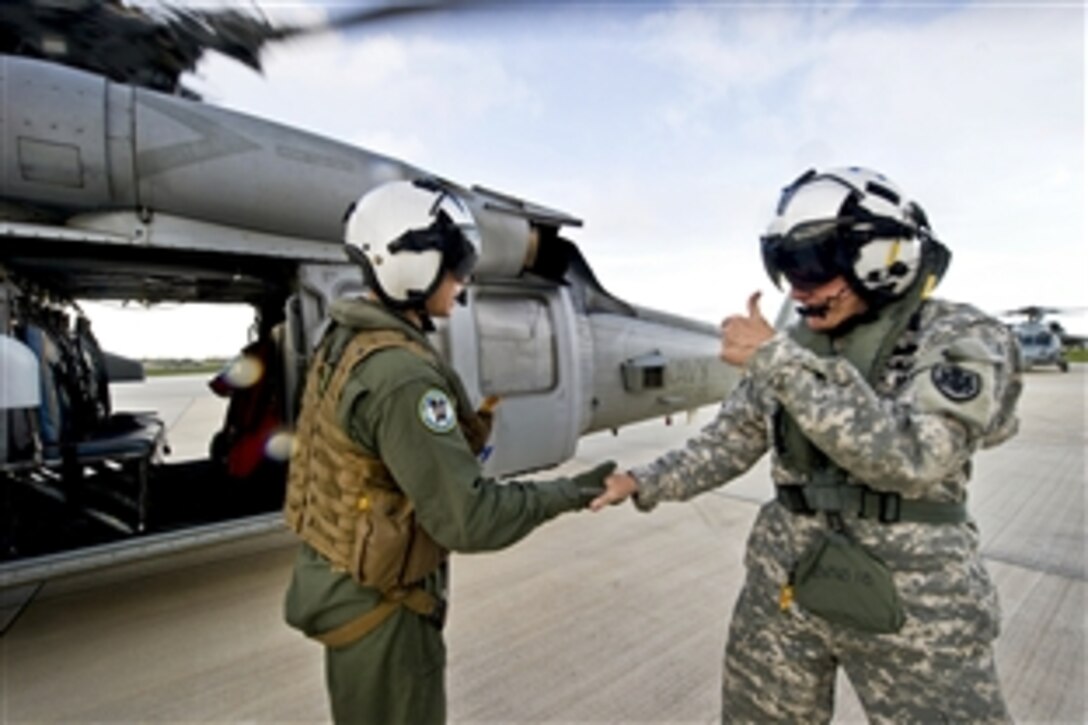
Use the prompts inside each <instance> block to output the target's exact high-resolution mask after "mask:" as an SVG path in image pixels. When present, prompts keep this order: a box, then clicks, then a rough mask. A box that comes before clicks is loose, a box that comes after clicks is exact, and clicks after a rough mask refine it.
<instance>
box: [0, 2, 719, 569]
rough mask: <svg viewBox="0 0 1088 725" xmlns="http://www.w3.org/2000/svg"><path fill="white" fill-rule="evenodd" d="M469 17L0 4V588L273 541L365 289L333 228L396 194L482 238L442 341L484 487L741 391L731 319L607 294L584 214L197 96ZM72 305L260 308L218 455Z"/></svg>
mask: <svg viewBox="0 0 1088 725" xmlns="http://www.w3.org/2000/svg"><path fill="white" fill-rule="evenodd" d="M468 4H469V3H414V4H413V3H399V4H397V5H388V6H377V7H374V8H370V9H368V10H365V11H358V12H354V13H351V14H349V15H348V16H346V17H345V18H342V19H340V20H339V21H334V22H333V23H330V24H329V25H328V26H324V27H322V28H319V29H307V28H280V27H275V26H273V25H271V24H270V23H268V22H267V21H266V20H264V19H263V18H261V17H257V16H252V15H249V14H248V13H246V12H243V11H239V10H234V9H230V10H226V11H197V10H185V9H180V8H171V7H169V6H167V7H166V9H165V10H163V11H162V12H160V13H159V14H154V13H151V12H150V11H147V10H144V9H143V8H139V7H133V6H129V5H126V4H124V3H121V2H117V1H110V0H101V1H94V0H48V1H46V0H33V1H32V0H20V1H18V2H14V3H8V4H5V5H3V6H2V7H0V92H2V93H3V97H4V99H5V101H4V114H5V116H6V118H5V122H4V124H3V125H2V127H0V128H2V130H0V134H2V138H0V143H2V144H3V148H4V149H5V153H4V154H3V156H2V157H0V178H2V179H3V185H2V188H0V343H2V344H0V358H2V359H0V362H3V365H2V366H0V368H2V370H3V378H4V379H3V380H2V381H0V486H2V487H3V489H4V497H3V510H2V513H0V518H2V523H0V529H2V530H3V540H2V542H0V544H2V546H0V589H3V588H6V587H16V586H24V585H28V584H32V583H35V582H40V581H44V580H48V579H50V578H52V577H56V576H62V575H66V574H70V573H74V572H81V571H85V570H88V569H92V568H94V567H98V566H102V565H103V564H104V563H110V564H116V563H118V562H124V561H130V560H140V559H143V558H146V557H151V556H160V555H163V554H173V553H176V552H178V551H179V550H182V549H185V548H187V547H198V546H203V547H206V546H208V545H209V544H214V543H216V542H220V541H226V540H231V539H234V538H238V537H245V536H252V535H255V534H257V533H263V532H268V531H273V530H278V529H280V528H282V525H281V523H280V515H279V508H280V506H281V504H282V494H283V487H284V481H285V469H286V464H285V462H284V459H285V456H284V455H283V454H282V450H283V441H284V440H285V437H286V439H287V441H288V443H287V445H288V447H289V431H290V427H291V424H292V422H293V421H294V418H295V415H296V413H297V409H298V401H299V393H300V381H301V380H303V379H304V376H305V372H306V369H307V366H308V364H309V362H310V359H311V355H312V352H313V350H314V348H315V346H316V345H317V343H318V342H319V341H320V339H321V336H322V333H323V331H324V329H325V327H326V325H327V323H328V316H327V310H328V308H329V306H330V304H331V303H332V301H334V300H335V299H337V298H340V297H343V296H346V295H358V294H363V293H364V292H365V288H364V285H363V280H362V276H361V274H360V271H359V269H358V267H357V266H355V265H354V264H352V263H351V262H349V260H348V259H347V257H346V256H345V254H344V251H343V246H342V243H341V240H342V229H341V223H342V219H343V216H344V213H345V211H346V210H347V209H348V208H349V207H350V205H351V204H352V203H353V202H355V200H356V199H358V198H359V197H360V196H361V195H362V194H363V193H365V192H366V191H368V190H369V189H372V188H374V187H376V186H378V185H380V184H382V183H385V182H388V181H392V180H400V179H412V180H416V179H421V178H427V179H430V180H432V181H433V182H434V183H441V184H443V185H445V186H446V187H447V188H448V189H450V190H451V191H454V192H456V193H457V194H458V195H459V196H460V197H461V198H463V199H464V200H465V201H466V203H467V204H468V205H469V206H470V207H471V209H472V212H473V215H474V217H475V218H476V220H477V224H478V227H479V229H480V231H481V238H482V249H481V253H480V259H479V263H478V265H477V267H476V269H475V272H474V283H473V285H471V287H470V289H469V290H468V295H467V299H466V301H465V302H466V304H465V306H464V307H463V308H461V309H459V310H458V311H457V312H456V313H455V314H454V315H453V316H452V317H451V319H450V320H449V321H448V323H446V324H443V325H440V326H439V327H438V329H437V330H436V331H435V332H434V333H433V334H432V339H433V342H434V344H435V346H436V348H437V349H438V350H439V351H440V352H441V353H442V354H443V355H444V356H446V358H447V359H448V360H449V361H450V362H451V363H452V364H453V366H454V367H455V368H456V369H457V371H458V372H459V373H460V375H461V377H462V379H463V380H464V382H465V386H466V389H467V391H468V393H469V395H470V397H472V398H473V400H474V401H482V400H484V399H486V398H490V397H498V398H499V399H500V400H501V403H500V405H499V407H498V409H497V411H496V413H495V424H494V428H493V433H492V438H491V441H490V446H489V449H488V450H489V457H488V458H487V459H486V461H485V462H484V471H485V473H486V474H487V475H491V476H501V475H508V474H512V473H519V472H526V471H535V470H540V469H544V468H548V467H551V466H555V465H557V464H559V463H562V462H563V461H565V460H567V459H569V458H570V457H571V456H572V455H573V454H574V452H575V449H576V446H577V443H578V440H579V438H580V437H581V436H584V435H586V434H589V433H593V432H595V431H607V430H611V431H613V432H618V431H619V429H620V428H622V427H623V426H625V425H628V424H631V423H634V422H638V421H643V420H648V419H653V418H664V419H665V420H666V422H669V421H671V417H672V416H673V415H674V414H677V413H683V412H691V411H693V410H695V409H696V408H699V407H701V406H704V405H707V404H710V403H714V402H718V401H720V400H721V399H722V398H723V397H724V395H725V394H726V393H727V392H728V390H729V389H730V388H731V387H732V386H733V385H735V383H736V380H737V373H736V372H735V371H733V370H732V369H730V368H729V367H728V366H726V365H724V364H722V363H721V362H720V361H719V360H718V356H717V353H718V347H719V330H718V327H717V326H716V325H712V324H709V323H705V322H701V321H697V320H693V319H688V318H684V317H680V316H677V315H672V314H669V313H665V312H660V311H656V310H651V309H647V308H644V307H641V306H639V305H637V304H633V303H630V302H628V301H625V300H622V299H620V298H618V297H616V296H615V295H613V294H611V293H609V292H608V291H607V290H606V289H605V287H604V286H603V285H602V284H601V282H600V281H599V280H598V279H597V277H596V275H595V274H594V272H593V270H592V268H591V266H590V264H589V262H588V260H587V259H586V257H585V256H584V255H583V254H582V252H581V250H580V248H579V246H578V245H577V244H576V243H575V242H574V241H572V239H571V236H572V234H571V232H573V231H574V230H577V229H578V228H579V227H581V226H582V221H581V220H580V219H579V218H577V217H575V216H572V215H570V214H568V213H566V212H562V211H558V210H555V209H552V208H549V207H547V206H544V205H541V204H537V203H533V202H529V201H526V200H524V199H521V198H519V197H517V196H514V195H510V194H507V193H503V192H499V191H496V190H493V189H490V188H488V187H485V186H482V185H465V184H461V183H458V182H456V181H454V180H450V179H444V178H442V179H439V178H438V177H437V176H436V175H435V174H433V173H431V172H429V171H427V170H425V169H421V168H418V167H415V166H413V165H411V164H408V163H406V162H404V161H401V160H399V159H396V158H393V157H391V156H386V155H383V154H381V153H378V152H375V151H371V150H367V149H363V148H359V147H356V146H352V145H349V144H346V143H343V142H340V141H337V140H334V139H330V138H325V137H321V136H318V135H315V134H312V133H309V132H307V131H304V130H301V129H297V128H292V127H289V126H286V125H283V124H280V123H277V122H275V121H271V120H266V119H262V118H257V117H254V116H250V115H246V114H244V113H239V112H236V111H230V110H226V109H223V108H219V107H216V106H214V105H211V104H208V103H204V102H203V101H202V100H201V99H200V98H199V97H198V95H197V94H195V93H193V92H192V91H190V90H188V89H186V88H185V86H184V83H183V78H184V74H185V73H186V72H189V71H191V70H192V69H193V67H194V66H195V63H196V62H197V60H198V59H199V57H200V55H201V54H202V53H203V52H204V51H206V50H212V51H216V52H220V53H224V54H226V55H229V56H230V57H234V58H236V59H238V60H240V61H241V62H243V63H244V64H246V65H248V66H250V67H252V68H255V69H259V68H260V49H261V47H262V46H263V45H264V44H265V43H267V42H272V41H279V40H282V39H285V38H287V37H297V36H298V35H300V34H305V33H307V32H311V31H315V32H316V30H321V31H324V30H327V29H328V28H329V27H347V26H351V25H359V24H365V23H374V22H379V21H384V20H385V19H387V18H390V17H396V16H399V15H403V14H407V13H411V12H417V11H423V10H430V9H434V8H436V7H437V8H440V9H441V8H448V7H459V6H462V5H468ZM80 301H118V302H125V301H135V302H138V303H140V304H144V305H149V306H154V305H157V304H162V303H168V304H175V303H222V304H243V305H248V306H249V307H251V308H252V310H253V313H254V327H253V329H254V330H255V335H254V337H253V339H244V340H239V343H238V347H239V348H240V349H241V350H242V352H241V353H240V355H239V357H238V358H237V360H235V361H234V362H233V363H232V364H231V366H229V368H228V369H226V370H224V372H223V374H221V375H218V376H216V378H215V379H214V380H213V381H212V382H211V386H212V388H213V390H215V391H216V392H217V393H218V394H220V395H224V396H226V397H228V398H229V401H230V402H229V404H228V406H227V411H226V415H225V420H224V421H223V423H222V426H221V427H220V428H219V429H218V430H217V431H215V432H214V434H213V435H212V436H210V440H209V441H208V454H207V456H205V457H202V458H199V459H196V460H186V461H179V462H173V461H171V460H170V455H169V447H168V443H167V441H166V425H165V423H164V420H163V417H162V416H161V415H159V414H158V413H157V412H156V411H140V412H130V411H118V410H115V406H114V405H113V401H112V399H111V395H110V385H111V384H114V383H117V382H121V381H125V380H139V379H141V378H142V376H143V371H142V369H141V365H140V363H138V362H137V361H134V360H130V359H126V358H122V357H120V356H116V355H111V354H110V353H108V352H107V351H104V350H102V349H101V346H100V345H99V344H98V341H97V338H96V337H95V335H94V332H93V321H91V320H90V319H88V317H87V316H86V315H85V314H84V313H83V311H82V308H81V307H80V305H79V302H80ZM247 370H248V371H250V372H252V371H254V370H256V371H257V372H256V373H255V374H248V373H247V374H239V371H247ZM277 451H278V453H277Z"/></svg>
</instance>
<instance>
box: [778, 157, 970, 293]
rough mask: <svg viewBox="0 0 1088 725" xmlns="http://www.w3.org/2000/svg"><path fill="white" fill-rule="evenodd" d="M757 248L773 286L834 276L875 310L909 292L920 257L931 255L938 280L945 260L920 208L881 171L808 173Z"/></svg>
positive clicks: (787, 195)
mask: <svg viewBox="0 0 1088 725" xmlns="http://www.w3.org/2000/svg"><path fill="white" fill-rule="evenodd" d="M761 247H762V252H763V263H764V266H765V267H766V268H767V273H768V274H769V275H770V277H771V280H772V281H773V282H774V283H775V284H776V285H778V284H779V282H780V280H781V278H782V276H785V277H786V278H787V279H788V280H789V282H790V284H792V285H793V286H795V287H803V286H806V285H807V286H816V285H819V284H822V283H824V282H827V281H830V280H831V279H834V278H835V277H837V276H839V275H840V274H841V275H843V276H844V277H845V278H846V279H847V281H848V282H849V283H850V285H851V286H852V287H853V288H854V290H855V291H856V292H857V293H858V294H859V295H861V296H862V297H863V298H864V299H866V300H867V301H868V302H870V304H875V305H877V306H879V305H881V304H884V303H887V302H890V301H891V300H894V299H898V298H899V297H902V296H903V294H904V293H906V291H907V290H908V289H910V288H911V286H912V285H913V284H914V282H915V280H917V279H918V275H919V270H920V269H921V268H922V266H923V260H924V259H925V257H926V255H927V253H928V252H930V251H933V252H936V253H937V254H936V256H935V257H933V259H934V265H933V266H934V269H933V272H934V274H935V275H936V276H937V277H938V278H939V277H940V276H941V275H942V274H943V272H944V270H945V268H946V267H947V265H948V256H949V255H948V251H947V250H946V249H945V248H944V246H943V245H942V244H940V242H938V241H937V240H936V239H934V238H933V236H932V234H931V232H930V229H929V223H928V221H927V220H926V216H925V212H923V211H922V209H921V207H919V206H918V205H917V204H916V203H914V202H912V201H910V200H908V199H907V198H906V197H905V196H904V195H903V192H902V191H900V189H899V187H898V186H896V184H895V183H894V182H892V181H891V180H890V179H888V178H887V177H885V176H884V175H883V174H879V173H877V172H875V171H870V170H868V169H863V168H859V167H856V166H851V167H848V168H839V169H832V170H829V171H826V172H823V173H818V172H817V171H816V170H815V169H810V170H809V171H807V172H805V173H804V174H802V175H801V176H800V177H799V178H798V179H797V180H796V181H794V182H793V183H792V184H790V185H789V186H788V187H786V188H785V189H784V190H783V192H782V197H781V199H780V201H779V203H778V208H777V210H776V211H775V216H774V218H773V219H772V220H771V224H770V226H769V227H768V229H767V233H766V234H765V235H764V236H763V237H762V239H761Z"/></svg>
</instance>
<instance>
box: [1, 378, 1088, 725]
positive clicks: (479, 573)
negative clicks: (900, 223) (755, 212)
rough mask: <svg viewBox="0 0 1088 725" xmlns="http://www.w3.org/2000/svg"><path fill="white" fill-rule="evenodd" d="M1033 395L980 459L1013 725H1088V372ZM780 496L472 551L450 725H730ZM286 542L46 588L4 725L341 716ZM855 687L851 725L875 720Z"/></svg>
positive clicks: (717, 503) (587, 445)
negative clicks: (739, 631) (765, 504)
mask: <svg viewBox="0 0 1088 725" xmlns="http://www.w3.org/2000/svg"><path fill="white" fill-rule="evenodd" d="M194 380H195V382H194V384H193V385H192V386H191V388H190V392H188V393H186V392H184V390H185V388H184V385H180V384H179V383H177V382H176V381H175V382H174V383H170V385H174V387H173V388H170V390H171V391H173V392H171V393H170V395H171V396H173V397H172V398H171V400H170V401H168V404H167V406H166V411H167V414H166V415H164V417H165V418H166V420H167V421H168V422H169V423H170V424H171V425H172V428H173V430H172V437H173V438H174V440H175V448H178V445H179V443H181V444H184V442H185V438H186V434H185V427H186V426H187V425H192V424H194V423H195V422H196V421H202V423H207V422H208V421H213V425H214V421H215V420H216V419H217V416H218V415H219V414H221V407H218V408H217V407H216V405H218V402H217V401H214V400H212V401H211V402H207V400H205V398H204V397H203V393H202V392H201V391H202V389H203V379H202V378H201V379H194ZM1026 383H1027V386H1026V392H1025V396H1024V400H1023V404H1022V419H1023V422H1022V432H1021V434H1020V435H1019V436H1018V437H1017V438H1015V439H1013V440H1012V441H1010V442H1009V443H1008V444H1007V445H1005V446H1002V447H1000V448H998V449H995V450H993V451H988V452H984V453H982V454H980V455H979V456H978V457H977V459H976V473H975V478H974V481H973V482H972V484H971V502H970V506H971V511H972V513H973V515H974V516H975V518H976V519H977V521H978V522H979V525H980V528H981V530H982V537H983V538H982V541H983V553H984V556H985V560H986V563H987V566H988V568H989V570H990V572H991V574H992V575H993V577H994V579H995V581H996V582H997V586H998V588H999V590H1000V594H1001V598H1002V605H1003V610H1004V627H1003V633H1002V636H1001V638H1000V639H999V641H998V645H997V659H998V667H999V669H1000V672H1001V675H1002V678H1003V681H1004V687H1005V693H1006V697H1007V699H1008V702H1009V705H1010V708H1011V710H1012V714H1013V716H1014V718H1015V719H1016V720H1017V721H1018V722H1038V723H1055V722H1070V723H1073V722H1077V723H1081V722H1085V721H1088V710H1086V706H1085V690H1086V687H1085V685H1086V678H1085V650H1086V646H1085V645H1086V637H1085V611H1086V608H1085V603H1086V602H1085V596H1086V588H1085V570H1086V559H1088V556H1086V554H1088V550H1086V536H1085V520H1084V510H1085V505H1084V504H1085V485H1086V469H1085V449H1086V444H1088V435H1086V418H1085V410H1086V409H1085V395H1086V390H1088V366H1086V365H1076V366H1074V367H1073V368H1072V370H1071V372H1070V373H1068V374H1064V375H1063V374H1061V373H1059V372H1057V371H1050V370H1039V371H1035V372H1031V373H1028V374H1027V375H1026ZM149 384H150V383H149ZM159 385H160V386H165V385H168V383H159ZM161 390H166V388H162V389H161ZM161 390H160V394H161ZM179 391H180V392H179ZM145 392H146V391H145ZM152 392H153V391H152ZM140 394H141V393H139V391H135V392H132V393H130V395H131V396H133V397H136V398H138V397H139V395H140ZM143 407H147V406H143ZM711 415H713V409H712V408H707V409H703V410H701V411H699V412H698V413H697V414H696V415H695V417H694V420H693V421H692V422H690V423H685V422H684V421H683V420H678V421H677V423H676V424H675V425H673V426H671V427H666V426H665V425H664V424H663V422H662V421H660V420H658V421H654V422H650V423H644V424H641V425H637V426H631V427H629V428H626V429H624V430H622V431H620V434H619V436H618V437H615V438H614V437H612V436H611V435H610V434H608V433H605V434H597V435H593V436H588V437H586V438H584V439H583V440H582V442H581V444H580V446H579V448H578V453H577V456H576V458H575V459H574V460H572V461H570V462H568V463H567V464H565V465H564V466H562V467H561V468H560V469H558V472H560V473H563V472H572V471H576V470H578V469H581V468H583V467H586V466H588V465H590V464H593V463H596V462H598V461H600V460H602V459H605V458H615V459H617V460H618V461H620V463H621V464H623V465H631V464H635V463H638V462H641V461H645V460H648V459H650V458H652V457H653V456H654V455H656V454H657V453H659V452H661V451H663V450H665V449H667V448H669V447H671V446H673V445H676V444H679V443H681V442H682V441H683V440H684V439H685V438H686V437H687V436H688V435H690V434H691V433H692V432H694V431H695V430H696V429H697V428H696V426H698V425H699V423H701V422H704V421H706V420H707V419H708V418H709V417H710V416H711ZM204 440H206V438H205V439H204ZM195 445H196V444H194V446H195ZM200 445H203V444H200ZM181 448H182V449H183V448H184V445H182V446H181ZM196 450H199V448H197V449H196ZM554 473H555V472H552V473H551V474H547V475H554ZM769 495H770V484H769V482H768V480H767V475H766V463H765V462H764V463H761V464H760V465H759V466H757V467H756V469H754V470H753V471H751V472H749V473H748V474H747V475H746V476H745V477H744V478H743V479H740V480H738V481H736V482H734V483H733V484H731V485H729V486H728V487H726V488H724V489H720V490H718V491H715V492H712V493H708V494H706V495H703V496H701V497H699V498H697V499H695V500H694V501H692V502H689V503H686V504H671V505H663V506H661V507H659V509H658V510H657V511H655V512H654V513H653V514H650V515H644V514H639V513H637V512H635V511H634V510H633V508H632V507H630V506H626V505H625V506H622V507H616V508H614V509H611V510H607V511H604V512H602V513H599V514H590V513H581V514H577V515H571V516H566V517H562V518H560V519H558V520H556V521H555V522H553V523H551V524H549V525H548V526H546V527H544V528H542V529H540V530H539V531H537V532H534V533H533V534H532V535H531V536H529V537H528V538H527V539H526V540H525V541H524V542H522V543H520V544H519V545H517V546H515V547H513V548H511V549H509V550H506V551H503V552H498V553H493V554H477V555H471V556H463V555H456V556H455V557H454V560H453V592H452V606H451V611H450V619H449V622H448V626H447V629H446V633H447V642H448V649H449V656H448V676H447V688H448V692H449V716H450V720H451V721H452V722H457V723H473V722H503V723H516V722H607V723H629V722H656V723H666V722H667V723H681V722H684V723H689V722H690V723H711V722H716V721H717V720H718V718H719V681H720V670H721V658H722V649H723V645H724V641H725V634H726V627H727V625H728V621H729V613H730V610H731V608H732V605H733V600H734V598H735V596H736V594H737V591H738V587H739V585H740V582H741V579H742V575H743V569H742V564H741V557H742V551H743V547H744V544H745V539H746V536H747V532H748V528H749V526H750V524H751V522H752V519H753V517H754V515H755V512H756V509H757V506H758V504H759V503H760V502H761V501H764V500H766V499H767V498H768V496H769ZM274 539H275V540H274V545H272V546H270V547H268V548H262V549H260V550H257V551H251V552H249V553H246V554H244V555H237V556H234V557H233V558H229V559H220V560H215V559H214V558H208V559H206V560H199V559H198V560H197V561H195V562H194V561H193V560H186V566H184V567H183V568H177V569H175V570H172V571H159V572H156V573H150V574H146V575H143V576H140V577H135V578H127V579H124V580H109V583H108V585H106V584H102V585H98V586H91V587H89V588H86V587H85V588H80V587H76V588H74V589H71V590H65V589H64V588H63V587H60V589H58V590H57V592H56V593H53V594H52V595H51V594H50V589H49V588H47V589H46V590H45V591H43V592H42V596H40V597H39V599H38V600H37V601H35V602H33V603H32V604H31V605H30V607H29V608H28V609H27V610H26V611H25V613H23V615H22V616H21V618H20V619H19V620H18V621H17V622H16V623H15V625H14V627H13V628H12V629H11V630H10V631H9V632H8V633H7V634H6V635H5V636H4V637H3V639H2V640H0V722H3V723H23V722H37V723H44V722H80V721H84V722H86V721H97V722H166V721H176V722H182V721H184V722H240V721H245V722H272V721H294V722H322V721H327V719H328V710H327V706H326V702H325V693H324V685H323V679H322V677H323V674H322V653H321V648H320V647H319V646H318V645H316V644H314V643H312V642H309V641H307V640H305V639H304V638H303V637H301V636H300V635H298V634H297V633H296V632H294V631H292V630H290V629H288V628H287V627H286V626H285V625H284V624H283V623H282V621H281V614H280V612H281V601H282V596H283V591H284V587H285V585H286V581H287V577H288V574H289V570H290V566H291V561H292V557H293V554H294V547H293V546H292V545H289V544H285V543H284V542H286V541H287V537H286V536H283V537H278V538H276V537H274ZM839 685H840V686H839V688H838V695H837V710H836V716H835V721H836V722H855V721H861V720H864V716H863V713H862V711H861V709H860V707H859V705H858V703H857V700H856V698H855V696H854V695H853V693H852V692H851V690H850V688H849V686H848V684H847V683H846V681H845V679H844V678H841V677H840V681H839Z"/></svg>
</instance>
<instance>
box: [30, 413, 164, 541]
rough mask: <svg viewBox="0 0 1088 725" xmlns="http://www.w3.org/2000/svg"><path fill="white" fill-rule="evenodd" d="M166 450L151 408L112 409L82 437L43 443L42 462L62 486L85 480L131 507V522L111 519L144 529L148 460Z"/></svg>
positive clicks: (75, 485)
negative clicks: (133, 410)
mask: <svg viewBox="0 0 1088 725" xmlns="http://www.w3.org/2000/svg"><path fill="white" fill-rule="evenodd" d="M168 450H169V449H168V446H167V444H166V426H165V425H164V423H163V421H162V420H161V419H160V418H158V417H157V416H156V415H155V414H154V413H114V414H113V415H111V416H110V417H109V418H107V419H106V421H104V422H103V424H102V425H100V426H99V427H98V428H96V429H95V431H94V432H93V433H92V434H91V435H90V436H88V437H86V438H85V439H83V440H79V441H74V442H71V443H66V444H61V445H55V444H54V445H47V446H45V447H44V448H43V451H42V465H43V466H44V467H45V468H48V469H50V470H52V471H54V472H56V473H59V474H60V475H61V476H62V478H63V480H65V482H66V486H65V487H66V488H69V489H77V490H78V488H79V487H80V484H82V485H86V486H87V487H88V488H93V490H94V492H95V493H98V494H102V495H104V496H105V497H107V498H109V499H112V500H113V501H114V502H116V503H119V504H121V505H122V506H123V507H124V508H125V509H127V510H129V511H132V512H133V513H134V518H135V521H134V525H131V526H130V525H129V524H126V523H124V522H121V521H120V520H119V519H116V521H115V523H116V524H117V525H118V527H119V528H122V529H134V530H135V531H143V530H144V529H145V528H146V526H147V519H148V498H149V497H148V489H149V484H150V473H151V466H152V465H153V464H154V463H156V462H159V461H161V460H162V455H163V453H165V452H167V451H168Z"/></svg>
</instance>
